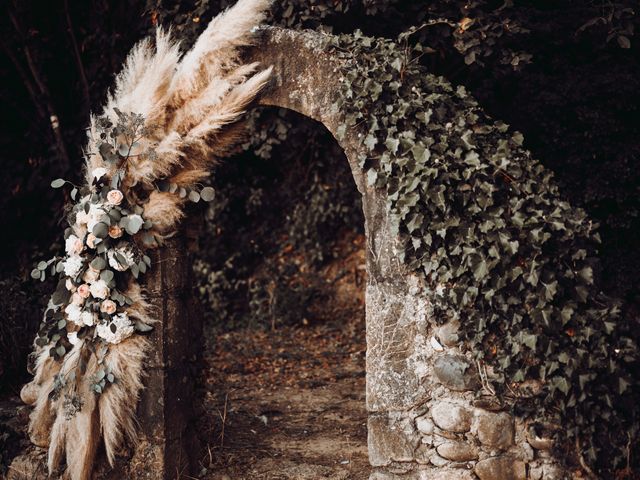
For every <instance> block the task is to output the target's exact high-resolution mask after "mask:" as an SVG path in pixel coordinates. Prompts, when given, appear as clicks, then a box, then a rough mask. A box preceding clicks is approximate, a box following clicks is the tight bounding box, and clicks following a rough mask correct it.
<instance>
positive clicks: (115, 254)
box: [107, 242, 135, 272]
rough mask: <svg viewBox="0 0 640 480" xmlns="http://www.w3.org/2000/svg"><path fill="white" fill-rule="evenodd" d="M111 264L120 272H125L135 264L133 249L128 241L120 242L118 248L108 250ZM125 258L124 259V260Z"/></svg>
mask: <svg viewBox="0 0 640 480" xmlns="http://www.w3.org/2000/svg"><path fill="white" fill-rule="evenodd" d="M107 258H108V259H109V266H110V267H111V268H113V269H114V270H117V271H119V272H124V271H125V270H127V269H128V268H129V267H130V266H131V265H133V264H134V261H135V259H134V257H133V249H132V248H131V246H130V245H129V244H128V243H126V242H121V243H119V244H118V245H117V246H116V248H113V249H111V250H109V251H108V252H107ZM122 260H124V261H122Z"/></svg>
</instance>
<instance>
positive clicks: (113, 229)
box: [109, 190, 123, 238]
mask: <svg viewBox="0 0 640 480" xmlns="http://www.w3.org/2000/svg"><path fill="white" fill-rule="evenodd" d="M114 191H117V190H114ZM122 233H123V232H122V229H121V228H120V227H119V226H118V225H111V226H110V227H109V236H110V237H111V238H120V237H121V236H122Z"/></svg>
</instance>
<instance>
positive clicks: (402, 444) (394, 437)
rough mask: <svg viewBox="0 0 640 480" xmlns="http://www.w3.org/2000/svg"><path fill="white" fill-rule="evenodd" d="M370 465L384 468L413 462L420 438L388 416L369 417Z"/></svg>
mask: <svg viewBox="0 0 640 480" xmlns="http://www.w3.org/2000/svg"><path fill="white" fill-rule="evenodd" d="M367 438H368V445H369V463H371V465H372V466H374V467H382V466H387V465H389V464H391V463H392V462H411V461H413V460H414V451H415V449H416V448H417V446H418V444H419V442H420V437H419V436H418V435H417V433H415V432H411V431H408V429H406V428H404V426H403V425H402V423H401V422H397V421H394V419H392V418H391V419H390V418H389V416H388V415H386V414H373V415H369V420H368V437H367Z"/></svg>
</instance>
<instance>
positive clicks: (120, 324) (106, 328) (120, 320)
mask: <svg viewBox="0 0 640 480" xmlns="http://www.w3.org/2000/svg"><path fill="white" fill-rule="evenodd" d="M133 331H134V329H133V324H132V323H131V320H129V316H128V315H127V314H126V312H122V313H119V314H117V315H114V316H113V317H112V318H111V322H105V323H101V324H100V325H98V326H97V327H96V333H97V334H98V336H99V337H100V338H102V339H104V340H105V341H107V342H109V343H120V342H121V341H123V340H124V339H125V338H128V337H130V336H131V335H132V334H133Z"/></svg>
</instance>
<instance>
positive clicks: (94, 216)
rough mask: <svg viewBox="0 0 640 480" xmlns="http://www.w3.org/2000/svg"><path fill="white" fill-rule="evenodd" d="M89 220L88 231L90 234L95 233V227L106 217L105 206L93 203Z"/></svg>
mask: <svg viewBox="0 0 640 480" xmlns="http://www.w3.org/2000/svg"><path fill="white" fill-rule="evenodd" d="M88 215H89V220H88V221H87V230H89V232H91V231H93V227H95V226H96V225H97V224H98V223H100V219H101V218H102V217H104V215H105V210H104V206H103V205H102V204H101V203H92V204H91V206H90V207H89V214H88Z"/></svg>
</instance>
